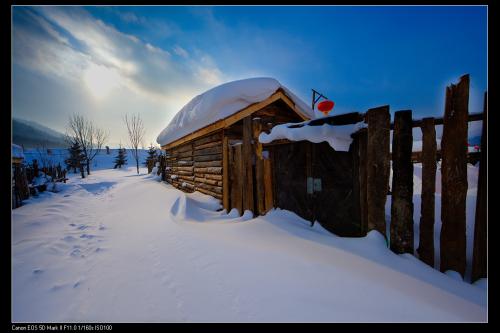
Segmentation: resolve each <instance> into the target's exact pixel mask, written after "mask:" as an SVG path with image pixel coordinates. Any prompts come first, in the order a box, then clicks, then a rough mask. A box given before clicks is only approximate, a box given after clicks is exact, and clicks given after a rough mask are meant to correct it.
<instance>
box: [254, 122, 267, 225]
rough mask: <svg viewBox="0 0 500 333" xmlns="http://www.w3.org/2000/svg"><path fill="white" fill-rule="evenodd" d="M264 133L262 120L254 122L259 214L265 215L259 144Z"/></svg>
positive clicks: (262, 169)
mask: <svg viewBox="0 0 500 333" xmlns="http://www.w3.org/2000/svg"><path fill="white" fill-rule="evenodd" d="M261 132H262V124H261V123H260V119H258V118H257V119H254V120H253V142H254V149H255V190H256V191H255V192H256V193H255V194H256V201H257V202H256V206H257V213H258V214H259V215H263V214H265V213H266V209H265V202H264V201H265V195H264V159H263V158H262V143H260V142H259V135H260V133H261Z"/></svg>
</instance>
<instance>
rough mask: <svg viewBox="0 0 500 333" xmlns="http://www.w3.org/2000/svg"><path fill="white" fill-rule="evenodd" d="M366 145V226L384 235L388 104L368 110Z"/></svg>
mask: <svg viewBox="0 0 500 333" xmlns="http://www.w3.org/2000/svg"><path fill="white" fill-rule="evenodd" d="M366 121H367V123H368V139H367V147H366V164H367V165H366V168H367V170H366V183H367V184H366V186H367V191H366V192H367V197H366V201H367V209H368V214H367V216H368V229H369V230H372V229H375V230H378V231H379V232H380V233H381V234H382V235H384V236H385V237H386V238H387V235H386V233H387V231H386V221H385V202H386V200H387V192H388V190H389V173H390V169H389V168H390V151H389V148H390V143H389V141H390V126H391V116H390V114H389V106H382V107H379V108H374V109H370V110H368V112H367V113H366Z"/></svg>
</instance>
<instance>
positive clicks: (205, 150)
mask: <svg viewBox="0 0 500 333" xmlns="http://www.w3.org/2000/svg"><path fill="white" fill-rule="evenodd" d="M222 145H223V141H222V131H219V132H217V133H215V134H210V135H207V136H205V137H202V138H200V139H196V140H193V141H190V142H187V143H185V144H182V145H180V146H177V147H175V148H173V149H170V150H169V153H170V155H169V157H168V158H167V167H166V177H165V178H166V179H165V180H166V181H167V182H169V183H170V184H172V185H173V186H174V187H176V188H178V189H180V190H182V191H185V192H193V191H199V192H201V193H204V194H208V195H211V196H213V197H215V198H217V199H219V200H222V193H223V190H222V188H223V187H222V183H223V182H222Z"/></svg>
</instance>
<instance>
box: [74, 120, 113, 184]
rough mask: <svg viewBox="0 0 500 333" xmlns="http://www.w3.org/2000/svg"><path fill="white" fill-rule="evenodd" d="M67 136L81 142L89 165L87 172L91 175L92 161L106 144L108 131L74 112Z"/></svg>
mask: <svg viewBox="0 0 500 333" xmlns="http://www.w3.org/2000/svg"><path fill="white" fill-rule="evenodd" d="M66 136H69V137H70V138H72V140H73V141H76V142H78V143H79V144H80V147H81V148H82V151H83V155H84V157H85V163H86V165H87V174H88V175H90V163H91V162H92V160H93V159H94V158H95V157H96V155H97V154H98V153H99V152H100V150H101V148H102V146H103V145H104V142H105V141H106V139H107V134H106V132H105V131H104V130H103V129H100V128H98V127H96V126H95V125H94V123H93V122H92V121H90V120H88V119H86V118H85V117H83V116H82V115H78V114H74V115H72V116H71V117H70V118H69V124H68V133H67V134H66Z"/></svg>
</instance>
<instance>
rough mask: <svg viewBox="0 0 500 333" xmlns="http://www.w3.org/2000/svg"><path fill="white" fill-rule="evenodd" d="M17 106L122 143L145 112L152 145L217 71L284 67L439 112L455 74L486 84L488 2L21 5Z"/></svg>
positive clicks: (304, 93) (381, 101)
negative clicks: (73, 121) (127, 120)
mask: <svg viewBox="0 0 500 333" xmlns="http://www.w3.org/2000/svg"><path fill="white" fill-rule="evenodd" d="M12 37H13V42H12V46H13V47H12V57H13V67H12V69H13V116H14V117H19V118H24V119H31V120H34V121H37V122H39V123H41V124H43V125H46V126H49V127H51V128H54V129H56V130H59V131H64V128H65V125H66V122H67V120H68V117H69V115H70V114H72V113H74V112H77V113H81V114H84V115H86V116H88V117H89V118H91V119H93V120H95V121H96V122H97V123H99V124H100V125H101V126H102V127H104V128H106V129H108V130H109V133H110V142H109V143H110V145H112V146H114V145H117V144H118V143H119V142H120V141H121V142H122V143H125V142H126V138H127V136H126V132H125V129H124V128H123V121H122V117H123V115H124V114H125V113H135V112H139V113H141V115H142V116H143V118H144V121H145V125H146V129H147V135H146V140H145V144H146V145H148V144H149V143H150V142H155V139H156V136H157V135H158V133H159V132H160V131H161V129H163V128H164V127H165V126H166V125H167V123H168V122H169V120H170V119H171V118H172V117H173V116H174V115H175V113H176V112H177V111H178V110H179V109H180V108H181V107H182V106H183V105H184V104H186V103H187V102H189V100H190V99H191V98H193V97H194V96H196V95H197V94H199V93H202V92H203V91H205V90H207V89H210V88H212V87H214V86H216V85H218V84H221V83H224V82H228V81H232V80H237V79H243V78H247V77H258V76H266V77H274V78H276V79H278V80H279V81H280V82H281V83H282V84H284V85H285V86H287V87H288V88H290V89H291V90H292V91H293V92H294V93H295V94H296V95H298V96H299V97H301V98H302V99H304V101H306V102H307V103H308V104H309V103H310V99H311V88H314V89H316V90H318V91H320V92H322V93H324V94H325V95H326V96H328V97H329V98H330V99H332V100H334V101H335V103H336V106H335V109H334V113H345V112H351V111H361V112H364V111H365V110H366V109H368V108H370V107H375V106H379V105H385V104H389V105H390V106H391V111H396V110H400V109H412V110H413V111H414V117H415V118H419V117H423V116H441V115H442V113H443V109H444V91H445V87H446V85H449V84H450V83H454V82H457V80H458V78H459V77H460V76H461V75H462V74H465V73H469V74H470V75H471V95H470V111H471V112H477V111H481V110H482V94H483V92H484V91H485V90H486V89H487V8H486V7H484V6H481V7H480V6H474V7H473V6H468V7H458V6H453V7H452V6H433V7H412V6H399V7H394V6H380V7H376V6H373V7H359V6H355V7H350V6H328V7H325V6H314V7H305V6H291V7H283V6H266V7H262V6H254V7H231V6H217V7H209V6H198V7H184V6H172V7H156V6H146V7H129V6H123V7H105V6H100V7H13V30H12Z"/></svg>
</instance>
